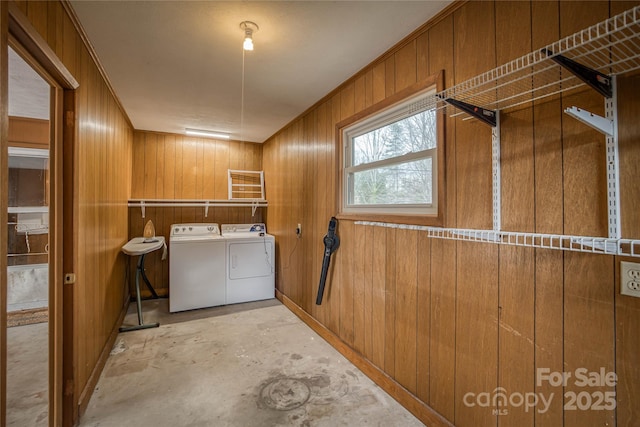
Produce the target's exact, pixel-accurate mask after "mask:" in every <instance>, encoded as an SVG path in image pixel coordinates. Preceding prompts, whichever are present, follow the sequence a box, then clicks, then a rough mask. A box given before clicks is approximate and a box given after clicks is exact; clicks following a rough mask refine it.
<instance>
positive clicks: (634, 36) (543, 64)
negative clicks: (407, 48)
mask: <svg viewBox="0 0 640 427" xmlns="http://www.w3.org/2000/svg"><path fill="white" fill-rule="evenodd" d="M546 52H552V54H549V55H551V56H557V55H563V56H565V57H567V58H569V59H571V60H573V61H576V62H578V63H580V64H582V65H584V66H586V67H589V68H591V69H593V70H596V71H599V72H600V73H603V74H606V75H609V76H612V75H617V74H622V73H626V72H630V71H634V70H637V69H640V6H636V7H634V8H633V9H629V10H627V11H626V12H623V13H621V14H619V15H616V16H614V17H612V18H609V19H607V20H605V21H602V22H600V23H598V24H595V25H593V26H591V27H589V28H586V29H584V30H582V31H579V32H577V33H575V34H573V35H570V36H568V37H565V38H563V39H561V40H559V41H556V42H554V43H552V44H550V45H548V46H546V47H545V48H543V49H540V50H537V51H534V52H531V53H529V54H527V55H524V56H522V57H520V58H518V59H515V60H513V61H511V62H508V63H506V64H503V65H501V66H500V67H497V68H494V69H493V70H490V71H487V72H486V73H484V74H480V75H478V76H475V77H473V78H471V79H469V80H466V81H464V82H462V83H460V84H457V85H455V86H453V87H451V88H449V89H445V90H443V91H441V92H439V93H437V94H434V95H433V96H432V97H430V98H431V99H430V100H429V103H430V104H431V106H432V107H431V108H436V109H445V108H453V107H451V106H447V104H445V103H444V102H443V99H448V98H453V99H456V100H458V101H463V102H466V103H469V104H473V105H476V106H479V107H483V108H486V109H492V110H507V109H510V108H515V107H518V106H520V105H523V104H526V103H530V102H533V101H536V100H539V99H542V98H546V97H548V96H553V95H556V94H559V93H562V92H567V91H570V90H573V89H576V88H579V87H581V86H584V85H585V83H583V82H582V80H580V79H578V78H577V77H575V76H574V75H573V74H571V73H570V72H568V71H566V70H563V69H562V68H561V66H560V65H558V64H556V63H555V62H553V61H552V60H551V59H550V58H551V56H549V55H548V54H547V53H546ZM454 111H455V109H454ZM462 114H464V113H462V112H457V113H456V114H454V115H462Z"/></svg>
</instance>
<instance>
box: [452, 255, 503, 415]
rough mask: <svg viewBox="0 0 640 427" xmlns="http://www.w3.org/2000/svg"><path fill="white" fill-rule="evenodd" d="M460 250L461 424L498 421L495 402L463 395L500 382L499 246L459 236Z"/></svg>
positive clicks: (457, 409)
mask: <svg viewBox="0 0 640 427" xmlns="http://www.w3.org/2000/svg"><path fill="white" fill-rule="evenodd" d="M457 250H458V260H460V261H459V262H458V265H457V279H458V282H457V286H456V304H457V307H456V332H455V333H456V368H455V369H456V377H455V395H456V396H459V398H456V402H455V424H456V425H457V426H461V427H463V426H476V425H494V424H495V423H496V418H497V417H496V415H494V414H493V413H492V409H495V408H493V407H481V406H478V405H475V406H471V405H467V404H465V401H464V400H463V399H462V397H463V396H464V395H465V394H467V393H474V394H475V395H476V396H477V395H478V394H479V393H483V392H485V393H486V392H489V393H490V392H492V391H493V390H495V389H496V387H497V385H498V384H497V382H498V372H497V364H498V329H497V328H496V324H497V322H498V286H497V285H498V248H497V247H496V246H493V245H490V244H475V243H468V242H458V248H457ZM479 366H482V369H478V367H479ZM472 402H473V400H472Z"/></svg>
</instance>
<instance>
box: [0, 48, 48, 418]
mask: <svg viewBox="0 0 640 427" xmlns="http://www.w3.org/2000/svg"><path fill="white" fill-rule="evenodd" d="M8 58H9V61H8V63H9V85H8V89H9V90H8V95H9V96H8V98H9V105H8V107H9V138H8V154H9V156H8V167H9V171H8V176H9V180H8V186H9V188H8V193H7V196H8V212H7V213H8V216H7V218H8V220H7V224H6V226H7V236H8V237H7V327H8V330H7V394H6V396H7V397H6V398H7V402H6V403H7V406H6V407H7V425H32V426H47V425H49V399H50V390H49V389H50V385H49V378H50V373H49V370H50V357H49V355H50V348H49V341H50V340H49V337H50V325H49V312H50V307H49V301H50V298H49V295H50V293H51V290H50V286H51V284H50V280H49V270H50V269H49V262H50V259H49V247H50V238H49V223H50V221H49V205H50V203H49V201H50V187H51V186H50V167H49V157H50V149H51V134H52V127H51V111H52V102H51V92H52V90H53V88H52V86H51V85H50V84H49V83H48V82H47V81H46V80H44V79H43V78H42V77H41V76H40V74H38V72H36V70H34V69H33V68H32V67H31V65H29V63H28V62H27V61H25V59H23V58H22V57H21V56H20V55H19V54H18V53H17V52H16V51H15V50H14V49H12V48H11V47H9V49H8Z"/></svg>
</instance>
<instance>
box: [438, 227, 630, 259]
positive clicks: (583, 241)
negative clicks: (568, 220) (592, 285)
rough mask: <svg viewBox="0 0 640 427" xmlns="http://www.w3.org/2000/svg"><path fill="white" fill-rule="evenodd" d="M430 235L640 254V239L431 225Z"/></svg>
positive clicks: (577, 250)
mask: <svg viewBox="0 0 640 427" xmlns="http://www.w3.org/2000/svg"><path fill="white" fill-rule="evenodd" d="M427 232H428V235H429V237H432V238H436V239H447V240H462V241H470V242H484V243H496V244H502V245H510V246H523V247H530V248H541V249H556V250H561V251H572V252H587V253H594V254H604V255H622V256H631V257H640V240H631V239H610V238H606V237H589V236H567V235H560V234H542V233H522V232H510V231H493V230H471V229H457V228H436V227H428V228H427Z"/></svg>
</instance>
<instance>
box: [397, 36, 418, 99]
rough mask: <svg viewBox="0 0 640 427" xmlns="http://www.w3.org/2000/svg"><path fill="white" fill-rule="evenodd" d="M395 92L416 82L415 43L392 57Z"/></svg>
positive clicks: (409, 44)
mask: <svg viewBox="0 0 640 427" xmlns="http://www.w3.org/2000/svg"><path fill="white" fill-rule="evenodd" d="M394 59H395V64H394V65H395V66H394V69H395V78H396V82H395V90H396V91H400V90H402V89H404V88H406V87H409V86H411V85H412V84H414V83H415V82H416V73H417V59H418V58H417V51H416V41H415V40H414V41H412V42H411V43H408V44H407V45H406V46H404V47H403V48H402V49H400V50H399V51H398V52H396V54H395V55H394Z"/></svg>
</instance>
